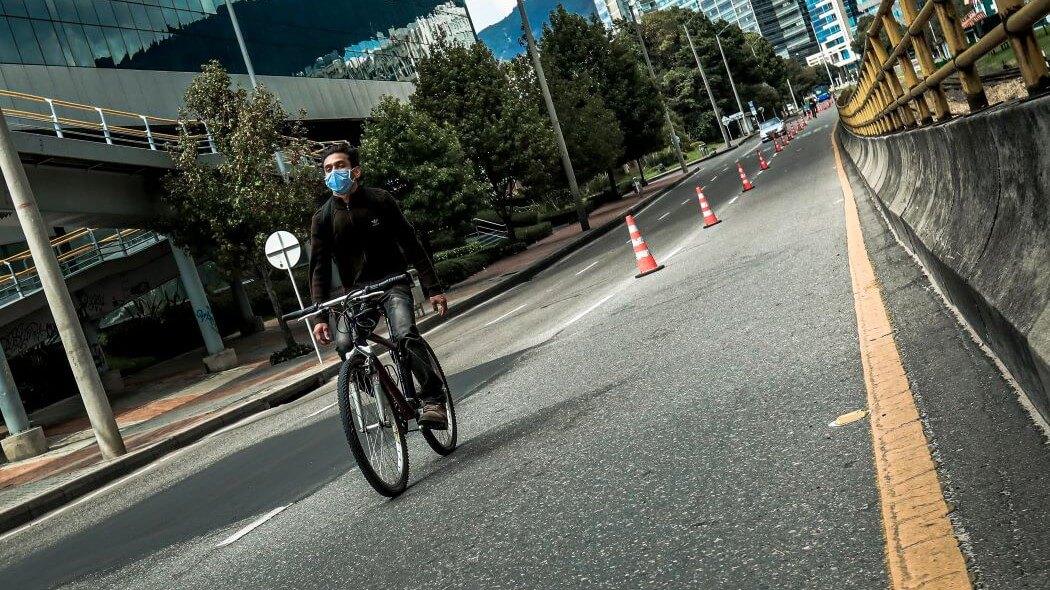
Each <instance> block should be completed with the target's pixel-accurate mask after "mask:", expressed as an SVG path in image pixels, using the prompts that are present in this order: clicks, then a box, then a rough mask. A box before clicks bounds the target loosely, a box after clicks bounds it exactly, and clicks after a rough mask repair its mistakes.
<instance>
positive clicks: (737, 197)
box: [729, 195, 740, 205]
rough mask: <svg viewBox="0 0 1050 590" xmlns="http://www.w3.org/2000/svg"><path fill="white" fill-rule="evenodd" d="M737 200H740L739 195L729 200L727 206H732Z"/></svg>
mask: <svg viewBox="0 0 1050 590" xmlns="http://www.w3.org/2000/svg"><path fill="white" fill-rule="evenodd" d="M739 198H740V195H737V196H735V197H733V198H732V199H730V200H729V204H730V205H732V204H733V203H735V202H736V200H737V199H739Z"/></svg>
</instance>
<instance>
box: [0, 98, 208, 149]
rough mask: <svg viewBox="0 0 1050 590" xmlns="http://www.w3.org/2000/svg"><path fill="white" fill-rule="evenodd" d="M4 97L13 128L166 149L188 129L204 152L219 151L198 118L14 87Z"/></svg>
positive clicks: (6, 114)
mask: <svg viewBox="0 0 1050 590" xmlns="http://www.w3.org/2000/svg"><path fill="white" fill-rule="evenodd" d="M0 99H7V100H8V101H10V104H12V105H13V108H4V109H3V112H4V115H5V117H6V118H7V119H8V120H9V121H10V122H11V127H12V128H13V129H16V130H19V131H43V132H51V133H53V134H54V135H56V136H57V137H61V138H66V137H69V138H73V139H87V140H92V141H100V142H105V143H107V144H109V145H125V146H131V147H138V148H143V149H150V150H165V149H167V148H168V147H170V146H174V145H175V144H176V143H177V142H178V141H179V135H178V132H179V130H180V129H184V130H186V132H187V133H189V134H190V137H191V139H193V140H194V142H195V143H196V144H197V148H198V150H199V151H200V152H201V153H215V144H214V142H213V141H212V138H211V134H210V133H209V132H208V128H207V126H206V125H204V124H203V123H199V122H197V121H180V120H177V119H167V118H164V117H153V116H149V115H141V114H138V113H129V112H127V111H121V110H117V109H109V108H104V107H96V106H91V105H86V104H80V103H76V102H70V101H68V100H61V99H57V98H47V97H43V96H36V95H33V94H26V93H24V92H16V91H14V90H0ZM85 116H89V117H90V118H85ZM191 130H192V131H194V133H190V131H191Z"/></svg>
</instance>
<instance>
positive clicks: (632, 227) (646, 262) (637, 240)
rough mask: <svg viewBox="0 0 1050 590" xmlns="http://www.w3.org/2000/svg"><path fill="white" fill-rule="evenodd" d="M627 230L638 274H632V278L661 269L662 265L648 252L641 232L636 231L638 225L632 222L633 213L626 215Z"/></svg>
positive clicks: (638, 277)
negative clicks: (629, 234)
mask: <svg viewBox="0 0 1050 590" xmlns="http://www.w3.org/2000/svg"><path fill="white" fill-rule="evenodd" d="M627 231H629V232H630V233H631V245H632V246H634V258H635V262H636V263H637V264H638V274H636V275H634V278H636V279H640V278H642V277H644V276H645V275H648V274H652V273H654V272H656V271H658V270H660V269H662V268H663V267H664V265H662V264H656V259H655V258H653V255H652V253H650V252H649V246H647V245H646V243H645V240H643V239H642V233H641V232H639V231H638V225H637V224H636V223H635V222H634V215H628V216H627Z"/></svg>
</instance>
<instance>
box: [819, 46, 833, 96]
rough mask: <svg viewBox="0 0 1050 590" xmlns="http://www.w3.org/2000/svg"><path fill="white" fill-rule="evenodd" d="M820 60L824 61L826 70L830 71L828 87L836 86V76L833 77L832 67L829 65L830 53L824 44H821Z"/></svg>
mask: <svg viewBox="0 0 1050 590" xmlns="http://www.w3.org/2000/svg"><path fill="white" fill-rule="evenodd" d="M820 61H822V62H824V71H826V72H827V73H828V89H829V90H830V89H832V88H834V87H835V78H832V77H831V68H830V67H828V54H827V48H826V47H824V46H823V45H821V46H820Z"/></svg>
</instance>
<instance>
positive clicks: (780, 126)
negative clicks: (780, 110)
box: [758, 117, 784, 142]
mask: <svg viewBox="0 0 1050 590" xmlns="http://www.w3.org/2000/svg"><path fill="white" fill-rule="evenodd" d="M758 133H759V135H760V136H761V137H762V141H763V142H765V141H773V138H774V137H780V136H781V135H783V134H784V122H783V121H781V120H780V117H771V118H769V119H766V120H765V121H762V124H761V125H759V126H758Z"/></svg>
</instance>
